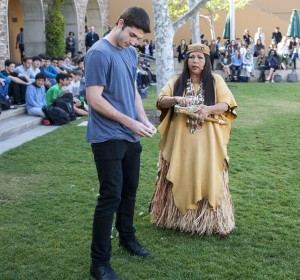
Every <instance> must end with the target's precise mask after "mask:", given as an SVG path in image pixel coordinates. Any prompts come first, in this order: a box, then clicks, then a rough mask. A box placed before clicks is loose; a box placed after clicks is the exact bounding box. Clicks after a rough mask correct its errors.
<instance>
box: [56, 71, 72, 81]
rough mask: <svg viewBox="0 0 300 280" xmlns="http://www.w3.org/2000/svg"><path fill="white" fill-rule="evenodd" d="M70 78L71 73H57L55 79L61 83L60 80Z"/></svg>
mask: <svg viewBox="0 0 300 280" xmlns="http://www.w3.org/2000/svg"><path fill="white" fill-rule="evenodd" d="M68 78H69V75H67V74H63V73H59V74H57V75H56V77H55V80H56V82H57V83H59V81H60V80H65V79H68Z"/></svg>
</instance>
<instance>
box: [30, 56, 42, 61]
mask: <svg viewBox="0 0 300 280" xmlns="http://www.w3.org/2000/svg"><path fill="white" fill-rule="evenodd" d="M36 60H38V61H42V59H41V58H40V57H39V56H34V57H33V58H32V61H36Z"/></svg>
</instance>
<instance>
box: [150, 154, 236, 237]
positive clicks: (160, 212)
mask: <svg viewBox="0 0 300 280" xmlns="http://www.w3.org/2000/svg"><path fill="white" fill-rule="evenodd" d="M168 170H169V164H168V162H166V161H165V160H164V159H163V158H162V157H161V156H160V161H159V169H158V178H157V182H156V189H155V192H154V194H153V199H152V203H151V220H152V222H153V223H155V224H156V225H157V226H158V227H163V228H172V229H177V230H180V231H182V232H189V233H192V234H199V235H211V234H220V235H222V236H226V235H228V234H230V232H231V231H232V230H233V228H234V226H235V221H234V215H233V207H232V201H231V195H230V192H229V177H228V164H227V162H226V160H224V169H223V182H224V188H223V190H224V192H223V198H222V201H221V205H220V207H219V208H217V209H216V210H215V211H214V210H213V209H212V207H211V206H210V204H209V202H208V200H207V199H202V200H201V201H199V202H198V208H197V209H195V210H188V211H187V212H186V213H185V214H181V213H180V211H179V210H178V208H177V207H176V205H175V203H174V198H173V193H172V183H171V182H170V181H168V180H167V179H166V175H167V173H168Z"/></svg>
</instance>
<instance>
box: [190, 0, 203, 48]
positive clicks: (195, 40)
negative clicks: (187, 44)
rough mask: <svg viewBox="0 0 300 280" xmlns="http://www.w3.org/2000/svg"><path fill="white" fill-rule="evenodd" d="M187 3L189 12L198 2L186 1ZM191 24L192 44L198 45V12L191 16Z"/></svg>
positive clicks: (196, 0) (194, 0)
mask: <svg viewBox="0 0 300 280" xmlns="http://www.w3.org/2000/svg"><path fill="white" fill-rule="evenodd" d="M188 2H189V10H191V9H192V8H193V7H194V6H195V4H196V3H197V2H198V0H188ZM190 22H191V34H192V43H193V44H195V43H200V42H201V39H200V20H199V12H195V14H194V15H193V16H191V18H190Z"/></svg>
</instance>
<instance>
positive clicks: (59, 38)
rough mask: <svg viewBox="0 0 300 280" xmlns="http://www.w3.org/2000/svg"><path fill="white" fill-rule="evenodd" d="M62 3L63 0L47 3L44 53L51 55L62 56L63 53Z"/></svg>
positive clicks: (63, 23)
mask: <svg viewBox="0 0 300 280" xmlns="http://www.w3.org/2000/svg"><path fill="white" fill-rule="evenodd" d="M62 5H63V0H54V1H51V4H49V11H48V18H47V21H46V53H47V55H50V56H52V57H57V56H62V55H63V54H64V53H65V39H64V29H65V22H64V17H63V14H62Z"/></svg>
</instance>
